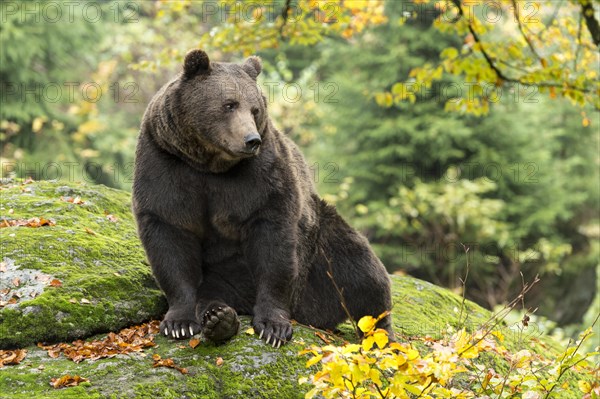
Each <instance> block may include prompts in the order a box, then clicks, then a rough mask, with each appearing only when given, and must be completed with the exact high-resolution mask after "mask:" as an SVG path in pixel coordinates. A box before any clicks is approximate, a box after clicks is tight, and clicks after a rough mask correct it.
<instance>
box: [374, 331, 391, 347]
mask: <svg viewBox="0 0 600 399" xmlns="http://www.w3.org/2000/svg"><path fill="white" fill-rule="evenodd" d="M373 339H374V340H375V343H376V344H377V346H378V347H379V348H380V349H383V348H384V347H385V345H386V344H387V343H388V336H387V332H386V331H385V330H377V332H376V333H375V334H373Z"/></svg>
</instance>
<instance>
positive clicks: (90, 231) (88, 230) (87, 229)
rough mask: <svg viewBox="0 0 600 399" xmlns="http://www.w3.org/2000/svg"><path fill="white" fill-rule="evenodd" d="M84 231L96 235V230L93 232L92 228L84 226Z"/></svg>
mask: <svg viewBox="0 0 600 399" xmlns="http://www.w3.org/2000/svg"><path fill="white" fill-rule="evenodd" d="M85 232H86V233H88V234H91V235H93V236H95V235H96V232H95V231H94V230H92V229H90V228H88V227H86V228H85Z"/></svg>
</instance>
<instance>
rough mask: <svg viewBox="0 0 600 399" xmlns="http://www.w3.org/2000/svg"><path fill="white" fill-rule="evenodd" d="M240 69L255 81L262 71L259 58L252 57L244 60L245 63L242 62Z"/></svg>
mask: <svg viewBox="0 0 600 399" xmlns="http://www.w3.org/2000/svg"><path fill="white" fill-rule="evenodd" d="M242 69H243V70H244V72H246V73H247V74H248V75H250V77H251V78H252V79H254V80H256V77H257V76H258V75H259V74H260V72H261V71H262V62H261V61H260V58H259V57H257V56H255V55H253V56H252V57H249V58H247V59H246V61H244V63H243V64H242Z"/></svg>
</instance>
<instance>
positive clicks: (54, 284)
mask: <svg viewBox="0 0 600 399" xmlns="http://www.w3.org/2000/svg"><path fill="white" fill-rule="evenodd" d="M50 286H51V287H62V282H61V281H60V280H59V279H57V278H55V279H54V280H52V281H50Z"/></svg>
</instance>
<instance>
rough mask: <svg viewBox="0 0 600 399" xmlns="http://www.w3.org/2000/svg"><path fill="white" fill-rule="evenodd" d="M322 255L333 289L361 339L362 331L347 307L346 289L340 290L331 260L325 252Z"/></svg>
mask: <svg viewBox="0 0 600 399" xmlns="http://www.w3.org/2000/svg"><path fill="white" fill-rule="evenodd" d="M321 254H322V255H323V257H324V258H325V260H326V261H327V267H328V269H329V270H327V276H329V278H330V279H331V282H332V283H333V287H334V288H335V290H336V292H337V294H338V296H339V297H340V304H341V305H342V308H343V309H344V312H345V313H346V316H348V319H350V322H351V323H352V327H354V332H355V333H356V337H357V338H360V331H359V329H358V325H357V324H356V321H355V320H354V318H353V317H352V314H351V313H350V311H349V310H348V307H347V306H346V300H345V299H344V289H343V288H341V289H340V287H339V286H338V285H337V283H336V282H335V279H334V278H333V267H332V266H331V260H329V258H328V257H327V255H325V253H324V252H323V251H321Z"/></svg>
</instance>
